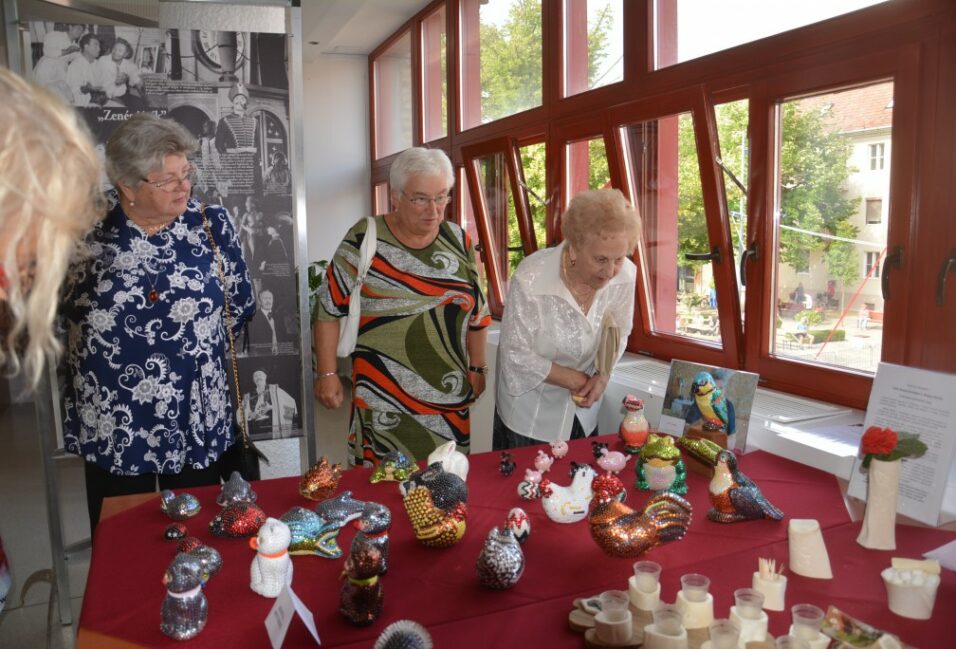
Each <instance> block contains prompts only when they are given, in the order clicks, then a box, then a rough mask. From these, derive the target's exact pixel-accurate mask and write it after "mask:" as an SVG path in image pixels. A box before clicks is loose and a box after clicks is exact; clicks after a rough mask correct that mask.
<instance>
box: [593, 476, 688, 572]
mask: <svg viewBox="0 0 956 649" xmlns="http://www.w3.org/2000/svg"><path fill="white" fill-rule="evenodd" d="M691 514H692V507H691V504H690V503H689V502H687V501H686V500H685V499H683V498H681V497H680V496H678V495H677V494H673V493H668V492H664V493H661V494H658V495H656V496H654V497H653V498H651V499H650V500H649V501H648V502H647V504H646V505H645V506H644V508H643V509H642V510H640V511H637V510H634V509H631V508H630V507H628V506H627V505H625V504H623V503H621V502H619V501H618V500H617V499H615V498H603V499H601V500H598V499H597V498H595V500H594V502H593V503H592V505H591V511H590V512H589V514H588V525H589V526H590V529H591V538H593V539H594V541H595V542H596V543H597V544H598V547H600V548H601V549H602V550H604V552H605V553H606V554H608V555H610V556H612V557H636V556H640V555H641V554H644V553H645V552H647V551H648V550H650V549H652V548H655V547H657V546H658V545H661V544H663V543H667V542H670V541H677V540H679V539H682V538H684V535H685V534H686V533H687V528H688V527H689V526H690V522H691Z"/></svg>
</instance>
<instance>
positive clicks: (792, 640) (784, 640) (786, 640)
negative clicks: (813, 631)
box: [774, 635, 810, 649]
mask: <svg viewBox="0 0 956 649" xmlns="http://www.w3.org/2000/svg"><path fill="white" fill-rule="evenodd" d="M774 646H775V647H776V648H777V649H810V645H808V644H807V642H806V640H801V639H800V638H798V637H796V636H792V635H781V636H777V640H776V642H774Z"/></svg>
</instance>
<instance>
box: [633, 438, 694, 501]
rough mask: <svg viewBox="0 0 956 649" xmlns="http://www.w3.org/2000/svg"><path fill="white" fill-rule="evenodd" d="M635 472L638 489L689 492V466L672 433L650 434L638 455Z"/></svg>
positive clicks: (680, 494)
mask: <svg viewBox="0 0 956 649" xmlns="http://www.w3.org/2000/svg"><path fill="white" fill-rule="evenodd" d="M635 472H636V473H637V482H636V483H635V486H636V487H637V488H638V489H648V490H650V491H669V492H671V493H675V494H677V495H679V496H683V495H684V494H686V493H687V467H686V466H685V465H684V461H683V460H682V459H681V456H680V449H679V448H677V447H676V446H675V445H674V438H673V437H671V436H670V435H655V434H653V433H651V434H650V435H649V436H648V438H647V443H646V444H644V447H643V448H642V449H641V453H640V455H639V456H638V461H637V466H636V467H635Z"/></svg>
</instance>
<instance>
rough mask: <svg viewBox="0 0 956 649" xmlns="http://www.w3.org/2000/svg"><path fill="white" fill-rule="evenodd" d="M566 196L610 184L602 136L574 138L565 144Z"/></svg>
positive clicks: (609, 173)
mask: <svg viewBox="0 0 956 649" xmlns="http://www.w3.org/2000/svg"><path fill="white" fill-rule="evenodd" d="M567 179H568V197H569V198H571V197H573V196H574V195H575V194H577V193H579V192H583V191H585V190H588V189H601V188H602V187H610V186H611V172H610V169H609V168H608V164H607V150H606V148H605V146H604V138H603V137H596V138H590V139H585V140H576V141H574V142H569V143H568V145H567Z"/></svg>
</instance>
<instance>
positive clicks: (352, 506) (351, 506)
mask: <svg viewBox="0 0 956 649" xmlns="http://www.w3.org/2000/svg"><path fill="white" fill-rule="evenodd" d="M363 511H365V502H364V501H361V500H356V499H355V498H352V492H351V491H343V492H342V493H340V494H339V495H338V496H336V497H334V498H328V499H326V500H323V501H322V502H320V503H319V504H318V505H316V506H315V513H316V514H318V515H319V516H321V517H322V520H324V521H325V522H326V523H328V524H329V525H330V526H332V527H336V528H338V527H345V526H346V525H347V524H348V523H350V522H351V521H354V520H355V519H356V518H358V517H359V516H361V515H362V512H363Z"/></svg>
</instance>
